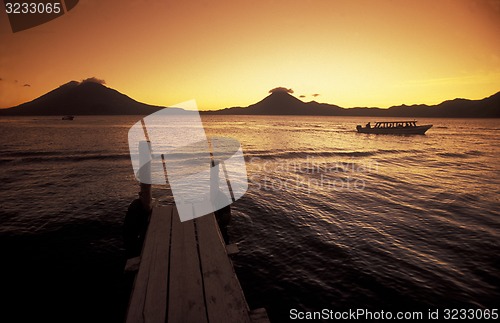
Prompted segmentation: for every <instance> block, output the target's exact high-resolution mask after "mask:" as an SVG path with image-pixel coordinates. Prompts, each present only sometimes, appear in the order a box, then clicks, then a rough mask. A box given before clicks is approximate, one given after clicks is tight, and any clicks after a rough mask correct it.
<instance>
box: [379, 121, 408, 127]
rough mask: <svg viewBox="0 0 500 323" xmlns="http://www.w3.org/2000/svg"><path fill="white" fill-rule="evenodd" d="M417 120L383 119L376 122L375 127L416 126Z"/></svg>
mask: <svg viewBox="0 0 500 323" xmlns="http://www.w3.org/2000/svg"><path fill="white" fill-rule="evenodd" d="M416 126H417V121H415V120H413V121H381V122H375V128H398V127H399V128H406V127H416Z"/></svg>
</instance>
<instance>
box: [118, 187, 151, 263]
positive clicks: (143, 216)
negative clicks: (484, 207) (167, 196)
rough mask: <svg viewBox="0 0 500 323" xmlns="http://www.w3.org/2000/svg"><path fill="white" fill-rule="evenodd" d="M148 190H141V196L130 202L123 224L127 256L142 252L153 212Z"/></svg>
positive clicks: (130, 256) (134, 255)
mask: <svg viewBox="0 0 500 323" xmlns="http://www.w3.org/2000/svg"><path fill="white" fill-rule="evenodd" d="M148 195H149V194H147V193H146V191H141V192H139V198H137V199H135V200H133V201H132V203H130V205H129V207H128V210H127V214H126V215H125V222H124V225H123V240H124V243H125V252H126V255H127V258H133V257H137V256H139V255H140V254H141V250H142V245H143V243H144V238H145V236H146V231H147V229H148V223H149V216H150V214H151V199H150V196H148Z"/></svg>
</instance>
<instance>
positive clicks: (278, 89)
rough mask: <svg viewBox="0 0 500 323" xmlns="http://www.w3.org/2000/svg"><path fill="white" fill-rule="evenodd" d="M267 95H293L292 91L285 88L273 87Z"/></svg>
mask: <svg viewBox="0 0 500 323" xmlns="http://www.w3.org/2000/svg"><path fill="white" fill-rule="evenodd" d="M269 93H290V94H291V93H293V90H292V89H287V88H286V87H282V86H280V87H275V88H274V89H271V90H269Z"/></svg>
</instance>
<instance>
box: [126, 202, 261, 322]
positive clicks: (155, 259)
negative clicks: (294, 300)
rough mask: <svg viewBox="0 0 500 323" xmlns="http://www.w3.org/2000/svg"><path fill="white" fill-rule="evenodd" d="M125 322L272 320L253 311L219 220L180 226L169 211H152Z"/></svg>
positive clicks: (208, 218)
mask: <svg viewBox="0 0 500 323" xmlns="http://www.w3.org/2000/svg"><path fill="white" fill-rule="evenodd" d="M228 249H229V248H228ZM131 262H132V263H133V261H131ZM136 262H137V260H136ZM126 322H128V323H137V322H161V323H164V322H172V323H176V322H197V323H203V322H213V323H219V322H220V323H223V322H230V323H233V322H238V323H239V322H241V323H244V322H248V323H250V322H253V323H255V322H259V323H260V322H262V323H263V322H269V320H268V318H267V314H266V312H265V310H263V309H259V310H255V311H250V310H249V308H248V305H247V303H246V300H245V296H244V294H243V291H242V289H241V286H240V284H239V281H238V279H237V277H236V274H235V272H234V268H233V265H232V263H231V260H230V259H229V257H228V250H227V249H226V246H225V244H224V242H223V240H222V238H221V235H220V231H219V228H218V225H217V222H216V220H215V217H214V215H213V214H210V215H205V216H203V217H200V218H197V219H194V220H191V221H186V222H180V220H179V215H178V214H177V209H176V208H175V207H172V206H168V207H157V208H154V209H153V212H152V215H151V220H150V223H149V228H148V232H147V234H146V239H145V242H144V246H143V250H142V254H141V258H140V263H139V269H138V272H137V276H136V279H135V283H134V287H133V288H132V292H131V296H130V303H129V308H128V313H127V318H126Z"/></svg>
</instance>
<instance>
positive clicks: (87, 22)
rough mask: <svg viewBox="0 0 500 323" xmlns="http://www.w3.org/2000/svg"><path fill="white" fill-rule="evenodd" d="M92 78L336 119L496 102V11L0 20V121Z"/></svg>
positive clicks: (407, 2) (425, 6) (297, 11)
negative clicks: (325, 108) (20, 26)
mask: <svg viewBox="0 0 500 323" xmlns="http://www.w3.org/2000/svg"><path fill="white" fill-rule="evenodd" d="M88 77H96V78H99V79H103V80H105V82H106V85H107V86H109V87H111V88H114V89H116V90H118V91H120V92H122V93H124V94H127V95H128V96H130V97H132V98H134V99H136V100H138V101H141V102H144V103H149V104H155V105H162V106H168V105H172V104H175V103H177V102H183V101H187V100H190V99H196V101H197V103H198V106H199V108H200V109H203V110H207V109H220V108H225V107H231V106H247V105H249V104H252V103H255V102H257V101H259V100H261V99H262V98H263V97H265V96H266V95H267V94H268V91H269V90H270V89H272V88H275V87H279V86H283V87H287V88H292V89H293V90H294V95H296V96H297V97H299V96H300V95H305V97H304V98H302V100H304V101H311V100H316V101H319V102H326V103H331V104H337V105H340V106H343V107H356V106H379V107H389V106H391V105H399V104H403V103H405V104H414V103H426V104H435V103H439V102H441V101H443V100H447V99H453V98H456V97H462V98H469V99H481V98H484V97H487V96H490V95H492V94H494V93H496V92H498V91H500V0H490V1H487V0H483V1H474V0H420V1H415V0H401V1H389V0H380V1H378V0H366V1H354V0H342V1H338V0H323V1H320V0H309V1H308V0H274V1H272V0H252V1H249V0H223V1H215V0H213V1H208V0H207V1H189V0H187V1H165V0H162V1H160V0H158V1H155V0H129V1H128V0H106V1H101V0H80V3H79V4H78V5H77V6H76V7H75V8H74V9H73V10H71V11H70V12H68V13H67V14H65V15H63V16H62V17H60V18H57V19H55V20H53V21H51V22H49V23H46V24H44V25H41V26H38V27H35V28H32V29H29V30H25V31H21V32H17V33H12V31H11V29H10V26H9V23H8V19H7V15H6V13H5V12H4V11H2V12H1V13H0V107H1V108H6V107H11V106H14V105H17V104H20V103H23V102H26V101H29V100H32V99H34V98H36V97H38V96H40V95H42V94H44V93H46V92H48V91H50V90H52V89H54V88H56V87H58V86H60V85H61V84H64V83H67V82H69V81H71V80H82V79H85V78H88ZM315 93H317V94H319V96H317V97H313V96H312V94H315Z"/></svg>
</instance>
